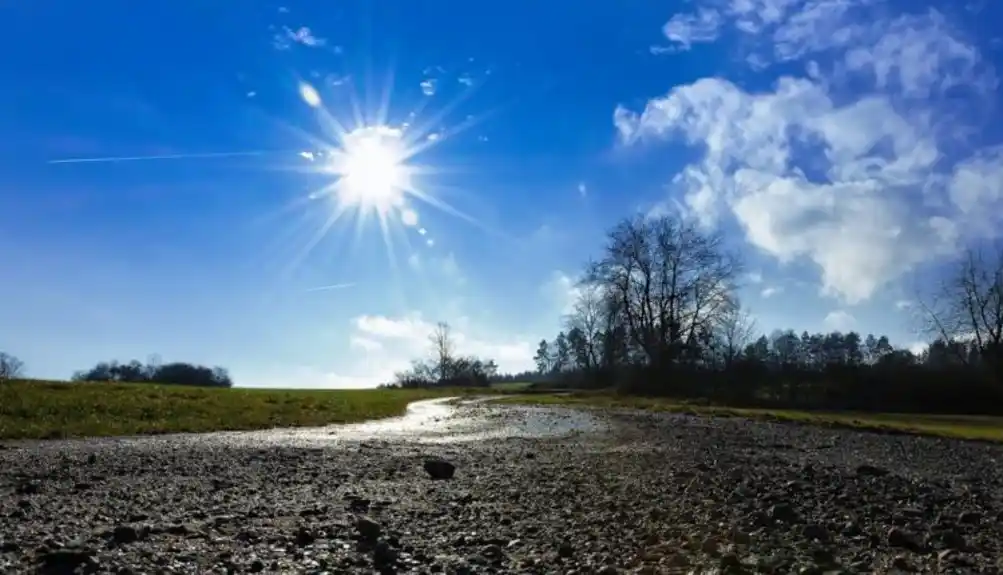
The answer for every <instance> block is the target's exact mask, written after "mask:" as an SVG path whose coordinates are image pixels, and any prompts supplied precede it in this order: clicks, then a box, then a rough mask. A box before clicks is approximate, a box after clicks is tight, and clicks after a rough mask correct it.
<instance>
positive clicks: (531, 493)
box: [0, 406, 1003, 574]
mask: <svg viewBox="0 0 1003 575" xmlns="http://www.w3.org/2000/svg"><path fill="white" fill-rule="evenodd" d="M461 411H463V412H464V413H465V416H471V414H474V415H476V416H477V417H480V416H487V417H486V418H485V419H491V418H493V419H494V420H506V418H509V419H511V418H513V417H515V418H516V419H518V416H517V415H513V414H518V413H519V411H518V410H516V409H513V408H488V407H483V406H482V407H476V406H468V407H464V408H462V409H461ZM547 413H548V417H550V418H552V419H553V420H554V421H565V420H567V419H568V418H566V417H565V412H561V411H559V410H555V411H550V412H547ZM575 417H580V416H575ZM597 417H601V419H602V423H603V424H604V425H603V426H600V427H602V428H604V429H602V430H599V431H588V432H574V433H572V434H571V435H565V436H563V437H537V438H526V437H521V438H516V437H510V438H507V439H505V438H499V437H493V438H491V439H484V440H480V441H465V442H461V443H448V442H440V443H434V444H429V443H420V442H416V441H406V440H400V439H394V440H392V441H382V440H371V439H366V440H363V441H348V440H346V441H336V442H330V443H329V444H328V445H326V446H324V445H318V444H317V443H316V442H314V443H311V444H310V445H296V444H283V443H282V442H276V441H272V442H264V441H260V439H261V437H262V435H260V434H258V435H255V434H213V435H202V436H173V437H162V438H151V439H143V440H132V441H108V440H91V441H75V442H74V441H63V442H48V443H44V444H18V445H13V444H9V445H7V446H6V447H3V448H0V572H2V573H21V572H38V571H40V572H46V573H75V572H76V573H199V574H201V573H374V572H375V573H601V574H610V573H875V572H878V573H880V572H910V571H920V572H934V573H1000V572H1003V561H1001V559H1000V557H1003V490H1001V489H1000V487H1001V476H1003V475H1001V474H1003V471H1001V466H1000V465H999V461H998V460H1000V458H1001V455H1003V447H996V446H989V445H982V444H975V443H963V442H957V441H949V440H937V439H929V438H914V437H903V436H887V435H884V436H882V435H874V434H865V433H856V432H850V431H839V430H831V429H815V428H807V427H798V426H789V425H778V424H768V423H758V422H751V421H744V420H738V419H722V420H710V419H698V418H691V417H687V416H678V415H642V414H631V413H624V412H618V413H607V414H603V415H598V416H597ZM556 428H560V426H559V425H558V426H556ZM562 429H563V428H562ZM418 439H419V440H420V438H418ZM429 461H437V462H441V461H446V462H449V463H450V464H452V465H445V464H442V463H438V464H429V463H428V462H429ZM452 466H455V475H454V476H453V477H452V478H450V479H434V478H433V477H432V476H431V475H430V471H431V472H434V473H435V474H447V475H448V473H449V471H451V470H452V469H453V467H452ZM426 468H428V469H426ZM429 470H430V471H429Z"/></svg>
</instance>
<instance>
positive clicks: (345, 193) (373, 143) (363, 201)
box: [329, 126, 411, 215]
mask: <svg viewBox="0 0 1003 575" xmlns="http://www.w3.org/2000/svg"><path fill="white" fill-rule="evenodd" d="M406 156H407V150H406V147H405V144H404V142H403V139H402V133H401V131H400V130H398V129H395V128H390V127H387V126H367V127H362V128H357V129H355V130H353V131H351V132H349V133H347V134H345V136H344V137H343V139H342V145H341V146H340V148H339V149H335V150H333V151H332V152H331V154H330V156H329V162H330V164H329V168H330V170H331V171H332V172H333V173H335V174H337V176H338V177H339V179H338V182H337V184H336V188H335V193H336V196H337V199H338V201H339V203H341V204H342V205H344V206H346V207H348V206H351V207H355V208H357V209H360V210H364V211H376V212H377V213H379V214H380V215H385V214H387V213H388V212H390V211H391V210H394V209H397V208H401V207H402V206H403V204H404V196H405V194H406V193H407V192H408V190H409V189H411V181H410V180H411V174H410V168H409V167H408V166H407V164H406V163H405V158H406Z"/></svg>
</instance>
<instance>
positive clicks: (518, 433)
mask: <svg viewBox="0 0 1003 575" xmlns="http://www.w3.org/2000/svg"><path fill="white" fill-rule="evenodd" d="M490 399H491V398H490V397H481V398H475V399H460V398H456V397H446V398H439V399H429V400H423V401H416V402H414V403H411V404H410V405H408V407H407V411H406V412H405V414H404V415H402V416H400V417H392V418H388V419H380V420H375V421H368V422H364V423H355V424H346V425H332V426H327V427H311V428H294V429H273V430H263V431H251V432H241V433H233V434H227V435H231V436H232V437H231V438H230V439H238V437H237V436H242V437H240V438H239V439H248V440H252V441H254V442H255V443H258V444H261V443H274V444H283V445H302V444H310V445H316V444H324V443H332V442H361V441H388V442H393V443H461V442H469V441H483V440H488V439H505V438H510V437H530V438H532V437H560V436H565V435H569V434H572V433H576V432H594V431H600V430H602V429H604V426H603V424H602V423H601V422H599V421H598V420H597V419H596V418H595V417H593V416H591V415H589V414H588V413H586V412H583V411H573V410H564V409H554V408H547V407H532V406H505V407H500V406H494V405H489V404H487V403H486V402H487V401H489V400H490Z"/></svg>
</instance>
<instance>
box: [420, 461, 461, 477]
mask: <svg viewBox="0 0 1003 575" xmlns="http://www.w3.org/2000/svg"><path fill="white" fill-rule="evenodd" d="M424 468H425V473H428V476H429V477H431V478H432V479H452V478H453V475H454V474H455V473H456V466H455V465H453V464H452V463H450V462H448V461H446V460H444V459H429V460H426V461H425V465H424Z"/></svg>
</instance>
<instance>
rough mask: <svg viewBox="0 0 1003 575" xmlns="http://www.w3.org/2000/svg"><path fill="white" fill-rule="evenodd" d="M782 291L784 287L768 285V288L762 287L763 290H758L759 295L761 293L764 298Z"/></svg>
mask: <svg viewBox="0 0 1003 575" xmlns="http://www.w3.org/2000/svg"><path fill="white" fill-rule="evenodd" d="M783 292H784V288H782V287H768V288H763V291H761V292H759V295H761V296H762V297H763V298H764V299H766V298H771V297H773V296H775V295H779V294H781V293H783Z"/></svg>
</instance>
